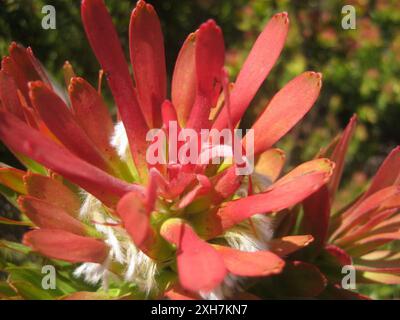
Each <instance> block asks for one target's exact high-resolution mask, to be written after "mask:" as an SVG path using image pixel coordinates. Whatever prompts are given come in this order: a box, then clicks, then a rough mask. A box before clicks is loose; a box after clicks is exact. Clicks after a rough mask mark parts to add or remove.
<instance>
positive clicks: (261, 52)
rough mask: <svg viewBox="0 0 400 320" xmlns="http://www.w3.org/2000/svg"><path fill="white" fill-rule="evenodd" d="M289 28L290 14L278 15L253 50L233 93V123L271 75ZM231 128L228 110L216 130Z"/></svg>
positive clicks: (216, 125)
mask: <svg viewBox="0 0 400 320" xmlns="http://www.w3.org/2000/svg"><path fill="white" fill-rule="evenodd" d="M288 29H289V18H288V16H287V13H286V12H283V13H278V14H276V15H275V16H273V17H272V19H271V20H270V21H269V22H268V24H267V25H266V27H265V28H264V30H263V32H262V33H261V34H260V35H259V37H258V39H257V41H256V42H255V44H254V46H253V48H252V49H251V51H250V53H249V55H248V57H247V59H246V61H245V63H244V65H243V67H242V69H241V71H240V73H239V75H238V77H237V79H236V82H235V86H234V88H233V91H232V94H231V108H232V123H233V126H236V124H237V123H238V122H239V120H240V119H241V118H242V116H243V114H244V112H245V111H246V109H247V107H248V106H249V104H250V102H251V100H253V98H254V96H255V94H256V93H257V91H258V89H259V88H260V86H261V84H262V83H263V82H264V80H265V78H266V77H267V76H268V74H269V72H270V71H271V69H272V67H273V66H274V64H275V62H276V61H277V60H278V57H279V55H280V53H281V51H282V48H283V45H284V43H285V40H286V35H287V32H288ZM227 126H228V116H227V113H226V112H225V110H222V111H221V113H220V114H219V116H218V118H217V120H216V122H215V123H214V125H213V128H216V129H218V130H221V129H223V128H226V127H227Z"/></svg>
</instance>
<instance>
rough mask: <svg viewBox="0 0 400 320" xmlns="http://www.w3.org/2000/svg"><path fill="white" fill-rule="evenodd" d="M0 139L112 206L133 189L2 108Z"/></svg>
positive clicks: (0, 113)
mask: <svg viewBox="0 0 400 320" xmlns="http://www.w3.org/2000/svg"><path fill="white" fill-rule="evenodd" d="M0 138H1V140H3V142H4V143H5V144H6V145H7V146H8V147H9V148H11V149H12V150H15V151H16V152H19V153H22V154H24V155H26V156H28V157H30V158H32V159H33V160H35V161H37V162H39V163H41V164H43V165H45V166H46V167H48V168H49V169H51V170H53V171H54V172H57V173H58V174H60V175H62V176H64V177H65V178H67V179H68V180H70V181H71V182H73V183H76V184H77V185H79V186H81V187H82V188H83V189H85V190H86V191H88V192H89V193H91V194H93V195H94V196H95V197H96V198H98V199H99V200H101V201H102V202H103V203H105V204H106V205H108V206H113V205H114V204H115V203H116V201H117V199H118V198H119V197H122V196H123V195H124V194H125V193H126V192H128V191H129V190H132V189H133V188H134V187H133V186H132V185H129V184H128V183H125V182H123V181H121V180H118V179H116V178H114V177H112V176H110V175H108V174H107V173H105V172H104V171H102V170H100V169H98V168H96V167H94V166H92V165H91V164H89V163H87V162H85V161H83V160H81V159H79V158H77V157H76V156H74V155H73V154H72V153H70V152H69V151H68V150H66V149H64V148H62V147H60V146H59V145H57V144H56V143H55V142H53V141H51V140H50V139H49V138H47V137H45V136H44V135H43V134H41V133H40V132H38V131H36V130H34V129H31V128H29V127H28V126H27V125H26V124H25V123H23V122H22V121H20V120H19V119H18V118H16V117H14V116H13V115H12V114H10V113H7V112H1V111H0ZM21 141H22V142H21Z"/></svg>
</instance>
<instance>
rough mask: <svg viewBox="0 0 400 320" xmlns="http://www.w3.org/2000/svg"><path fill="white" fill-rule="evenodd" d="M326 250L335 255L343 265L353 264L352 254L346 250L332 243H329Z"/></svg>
mask: <svg viewBox="0 0 400 320" xmlns="http://www.w3.org/2000/svg"><path fill="white" fill-rule="evenodd" d="M325 251H326V252H328V254H330V255H331V256H332V257H334V258H335V259H336V260H337V261H338V262H339V264H340V265H342V266H346V265H351V264H353V262H352V259H351V256H349V255H348V254H347V252H346V251H344V250H343V249H341V248H339V247H337V246H334V245H332V244H330V245H327V246H326V247H325Z"/></svg>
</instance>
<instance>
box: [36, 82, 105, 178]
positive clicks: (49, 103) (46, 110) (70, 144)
mask: <svg viewBox="0 0 400 320" xmlns="http://www.w3.org/2000/svg"><path fill="white" fill-rule="evenodd" d="M29 88H30V96H31V100H32V103H33V105H34V106H35V108H36V110H37V111H38V113H39V114H40V116H41V118H42V119H43V121H44V123H45V124H46V126H47V127H48V128H49V129H50V130H51V131H52V133H53V134H54V135H55V136H56V137H57V138H58V139H59V140H60V141H61V143H62V144H63V145H65V146H66V147H67V148H68V149H69V150H70V151H71V152H73V153H74V154H75V155H77V156H78V157H80V158H82V159H83V160H86V161H87V162H89V163H91V164H93V165H95V166H97V167H99V168H101V169H103V170H106V169H107V168H108V165H107V163H106V162H105V160H104V158H103V157H102V156H101V154H100V153H99V152H98V150H97V149H96V148H95V147H94V146H93V142H92V141H91V140H90V139H89V137H88V136H87V135H86V133H85V131H84V130H83V129H82V128H81V127H80V126H79V124H78V123H77V122H76V121H75V119H74V117H73V115H72V113H71V112H70V110H69V109H68V107H67V105H66V104H65V103H64V101H63V100H61V98H60V97H59V96H57V94H55V93H54V92H53V91H51V90H50V89H49V88H48V87H47V86H46V85H45V84H44V83H43V82H39V81H37V82H31V83H30V84H29Z"/></svg>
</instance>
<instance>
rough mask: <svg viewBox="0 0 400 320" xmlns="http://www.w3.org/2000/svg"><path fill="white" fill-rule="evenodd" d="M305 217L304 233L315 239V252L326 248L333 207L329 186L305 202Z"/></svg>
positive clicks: (322, 188) (303, 223)
mask: <svg viewBox="0 0 400 320" xmlns="http://www.w3.org/2000/svg"><path fill="white" fill-rule="evenodd" d="M303 208H304V216H303V220H302V226H303V231H304V233H307V234H311V235H312V236H313V237H314V243H313V244H312V246H313V247H314V252H318V251H319V250H320V249H322V247H323V246H324V244H325V242H326V239H327V236H328V227H329V219H330V213H331V205H330V198H329V191H328V188H327V186H322V187H321V188H320V189H319V190H318V191H317V192H315V193H313V194H312V195H311V196H309V197H308V198H306V199H305V200H304V201H303Z"/></svg>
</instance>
